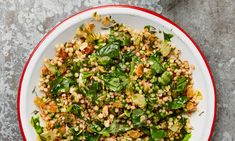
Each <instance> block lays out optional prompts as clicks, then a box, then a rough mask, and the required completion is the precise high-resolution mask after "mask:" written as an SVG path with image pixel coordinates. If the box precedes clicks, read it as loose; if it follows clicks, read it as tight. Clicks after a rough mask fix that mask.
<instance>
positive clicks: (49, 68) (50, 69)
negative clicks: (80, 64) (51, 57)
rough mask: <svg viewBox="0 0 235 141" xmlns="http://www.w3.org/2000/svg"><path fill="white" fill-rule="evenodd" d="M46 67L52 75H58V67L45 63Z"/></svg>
mask: <svg viewBox="0 0 235 141" xmlns="http://www.w3.org/2000/svg"><path fill="white" fill-rule="evenodd" d="M45 66H46V67H47V69H48V70H49V71H50V72H51V73H52V74H56V73H57V71H58V70H57V68H56V66H53V65H51V64H49V63H45Z"/></svg>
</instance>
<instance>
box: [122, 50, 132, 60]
mask: <svg viewBox="0 0 235 141" xmlns="http://www.w3.org/2000/svg"><path fill="white" fill-rule="evenodd" d="M133 56H134V54H133V53H132V52H127V53H124V54H123V55H122V57H123V62H130V61H131V59H132V57H133Z"/></svg>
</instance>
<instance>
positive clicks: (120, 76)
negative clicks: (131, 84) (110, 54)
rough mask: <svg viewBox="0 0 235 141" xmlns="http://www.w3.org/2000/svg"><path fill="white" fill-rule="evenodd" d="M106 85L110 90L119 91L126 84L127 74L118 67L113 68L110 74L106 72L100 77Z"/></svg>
mask: <svg viewBox="0 0 235 141" xmlns="http://www.w3.org/2000/svg"><path fill="white" fill-rule="evenodd" d="M102 79H103V80H104V82H105V84H106V87H107V88H108V89H110V90H112V91H121V90H122V89H123V88H124V87H125V86H126V85H127V84H128V81H129V80H128V78H127V75H126V74H125V73H124V72H123V71H121V70H120V69H119V68H117V69H115V70H114V71H113V72H112V73H111V74H107V75H105V76H104V77H103V78H102Z"/></svg>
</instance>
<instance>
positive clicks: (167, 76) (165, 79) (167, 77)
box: [158, 71, 172, 86]
mask: <svg viewBox="0 0 235 141" xmlns="http://www.w3.org/2000/svg"><path fill="white" fill-rule="evenodd" d="M171 80H172V74H171V73H170V72H168V71H165V72H164V73H163V74H162V76H161V77H159V78H158V82H159V83H160V84H161V85H162V86H166V85H168V84H170V83H171Z"/></svg>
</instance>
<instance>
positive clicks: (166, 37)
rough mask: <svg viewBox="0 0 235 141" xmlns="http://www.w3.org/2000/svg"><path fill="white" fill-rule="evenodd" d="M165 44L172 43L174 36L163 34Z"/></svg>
mask: <svg viewBox="0 0 235 141" xmlns="http://www.w3.org/2000/svg"><path fill="white" fill-rule="evenodd" d="M163 35H164V40H165V42H170V41H171V38H172V37H173V34H170V33H166V32H163Z"/></svg>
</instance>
